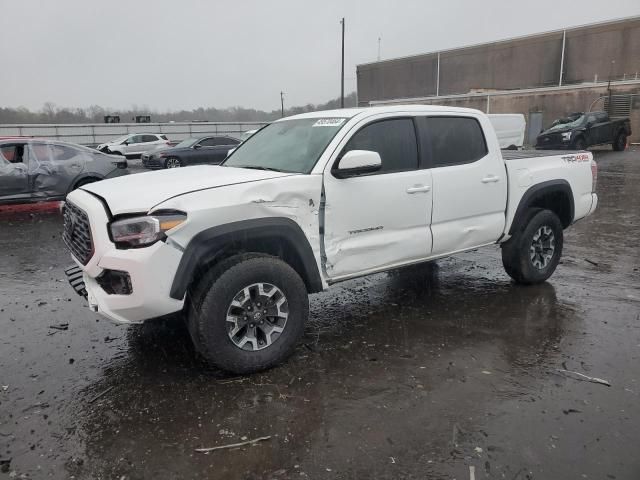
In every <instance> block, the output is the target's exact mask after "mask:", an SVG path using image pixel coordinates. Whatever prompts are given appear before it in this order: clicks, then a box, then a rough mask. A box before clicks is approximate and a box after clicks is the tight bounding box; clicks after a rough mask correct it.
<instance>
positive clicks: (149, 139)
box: [142, 135, 158, 143]
mask: <svg viewBox="0 0 640 480" xmlns="http://www.w3.org/2000/svg"><path fill="white" fill-rule="evenodd" d="M157 141H158V137H156V136H155V135H142V142H143V143H148V142H157Z"/></svg>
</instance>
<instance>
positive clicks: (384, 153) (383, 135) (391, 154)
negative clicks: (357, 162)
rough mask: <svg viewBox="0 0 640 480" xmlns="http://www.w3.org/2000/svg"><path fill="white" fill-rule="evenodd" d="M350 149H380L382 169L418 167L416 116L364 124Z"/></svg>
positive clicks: (392, 170)
mask: <svg viewBox="0 0 640 480" xmlns="http://www.w3.org/2000/svg"><path fill="white" fill-rule="evenodd" d="M350 150H371V151H374V152H378V153H379V154H380V158H381V160H382V167H381V168H380V170H379V172H378V173H390V172H402V171H406V170H416V169H417V168H418V144H417V142H416V132H415V129H414V127H413V120H411V119H410V118H394V119H390V120H382V121H379V122H375V123H372V124H369V125H367V126H365V127H363V128H362V129H361V130H359V131H358V132H357V133H356V134H355V135H354V136H353V137H351V139H350V140H349V142H348V143H347V144H346V145H345V147H344V150H343V151H342V155H344V154H345V153H347V152H348V151H350Z"/></svg>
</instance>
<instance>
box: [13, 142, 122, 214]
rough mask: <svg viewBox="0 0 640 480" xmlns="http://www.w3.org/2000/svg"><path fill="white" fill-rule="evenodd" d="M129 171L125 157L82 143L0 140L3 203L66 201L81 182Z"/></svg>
mask: <svg viewBox="0 0 640 480" xmlns="http://www.w3.org/2000/svg"><path fill="white" fill-rule="evenodd" d="M126 173H128V170H127V161H126V160H125V159H124V158H122V157H116V156H113V155H107V154H105V153H101V152H98V151H97V150H94V149H91V148H87V147H82V146H80V145H75V144H72V143H65V142H57V141H56V142H53V141H50V140H37V139H26V138H23V139H18V138H16V139H7V140H0V205H2V204H9V203H29V202H37V201H42V200H64V198H65V197H66V196H67V194H68V193H69V192H71V191H72V190H74V189H76V188H78V187H79V186H81V185H85V184H87V183H91V182H95V181H98V180H102V179H104V178H112V177H117V176H120V175H124V174H126Z"/></svg>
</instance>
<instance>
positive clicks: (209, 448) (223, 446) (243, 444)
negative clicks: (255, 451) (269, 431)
mask: <svg viewBox="0 0 640 480" xmlns="http://www.w3.org/2000/svg"><path fill="white" fill-rule="evenodd" d="M270 439H271V435H268V436H266V437H258V438H254V439H253V440H247V441H246V442H239V443H230V444H228V445H220V446H218V447H208V448H196V449H195V451H196V452H200V453H208V452H213V451H214V450H222V449H225V448H236V447H243V446H245V445H253V444H256V443H258V442H264V441H265V440H270Z"/></svg>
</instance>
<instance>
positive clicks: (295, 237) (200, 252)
mask: <svg viewBox="0 0 640 480" xmlns="http://www.w3.org/2000/svg"><path fill="white" fill-rule="evenodd" d="M248 252H255V253H264V254H267V255H272V256H275V257H278V258H280V259H281V260H283V261H285V262H286V263H288V264H289V265H290V266H291V267H292V268H293V269H294V270H296V272H297V273H298V274H299V275H300V277H301V278H302V280H303V281H304V283H305V285H306V287H307V291H308V292H309V293H315V292H320V291H322V290H323V287H322V279H321V278H320V272H319V270H318V266H317V263H316V259H315V256H314V254H313V250H312V249H311V245H310V244H309V241H308V240H307V237H306V235H305V234H304V232H303V231H302V229H301V228H300V226H299V225H298V224H297V223H295V222H294V221H293V220H291V219H289V218H284V217H275V218H259V219H252V220H243V221H239V222H232V223H229V224H225V225H219V226H216V227H212V228H208V229H206V230H203V231H202V232H200V233H198V234H197V235H196V236H194V237H193V238H192V239H191V241H190V242H189V244H188V245H187V247H186V249H185V251H184V253H183V255H182V258H181V260H180V263H179V265H178V269H177V271H176V274H175V277H174V279H173V283H172V285H171V290H170V296H171V298H174V299H176V300H182V299H183V298H184V295H185V294H186V292H187V290H188V289H189V288H190V287H191V286H192V285H194V284H195V283H196V282H197V281H198V280H199V279H200V278H202V276H203V275H204V274H205V273H206V271H207V270H208V269H209V268H211V267H212V266H213V265H214V264H216V263H218V262H220V261H222V260H224V259H226V258H229V257H231V256H233V255H236V254H240V253H248Z"/></svg>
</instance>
